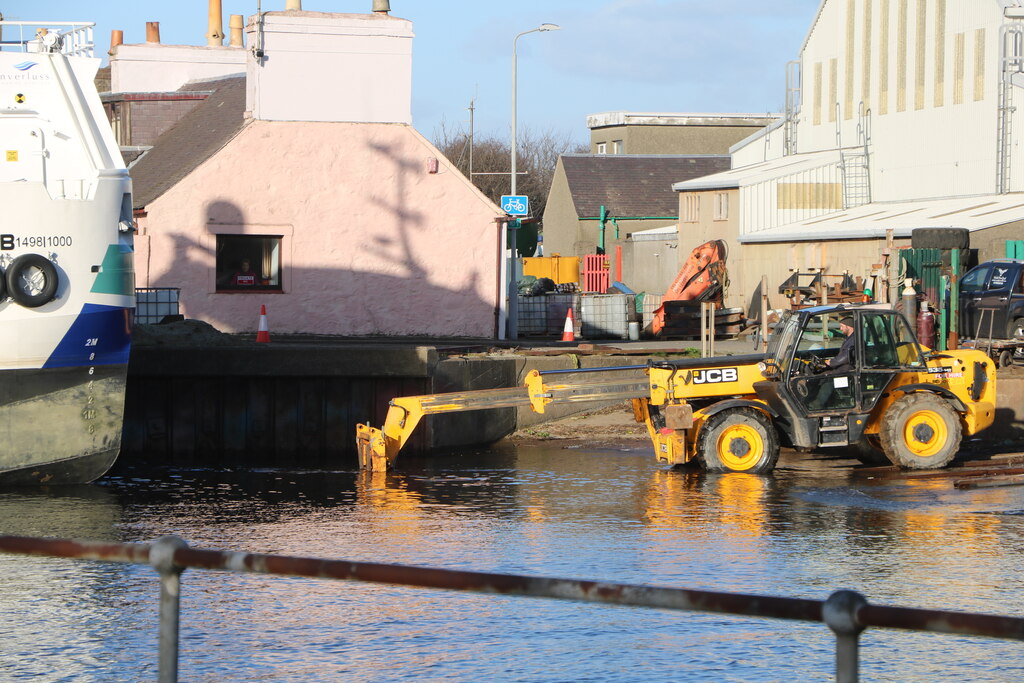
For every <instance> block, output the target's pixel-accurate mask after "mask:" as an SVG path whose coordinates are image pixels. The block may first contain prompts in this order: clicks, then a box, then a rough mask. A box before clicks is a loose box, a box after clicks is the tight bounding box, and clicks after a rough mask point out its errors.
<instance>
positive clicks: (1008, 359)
mask: <svg viewBox="0 0 1024 683" xmlns="http://www.w3.org/2000/svg"><path fill="white" fill-rule="evenodd" d="M1011 365H1013V352H1012V351H1010V350H1009V349H1004V350H1002V351H1000V352H999V358H998V359H997V360H996V366H997V367H1000V368H1008V367H1010V366H1011Z"/></svg>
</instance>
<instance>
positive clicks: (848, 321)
mask: <svg viewBox="0 0 1024 683" xmlns="http://www.w3.org/2000/svg"><path fill="white" fill-rule="evenodd" d="M839 331H840V332H842V334H843V336H844V337H846V339H844V340H843V345H842V346H840V347H839V353H837V354H836V355H835V356H833V357H832V358H830V359H829V360H828V368H827V370H826V371H827V372H853V369H854V358H853V355H854V351H855V349H856V347H857V337H856V335H854V334H853V316H852V315H848V316H846V317H845V318H843V319H842V320H840V321H839Z"/></svg>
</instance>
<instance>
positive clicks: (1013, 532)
mask: <svg viewBox="0 0 1024 683" xmlns="http://www.w3.org/2000/svg"><path fill="white" fill-rule="evenodd" d="M1021 510H1024V493H1022V491H1021V490H1019V489H1013V488H1007V489H989V490H979V491H958V490H956V489H954V488H953V487H952V486H951V483H950V481H949V480H937V479H928V478H908V479H899V480H885V479H868V478H864V477H859V476H857V474H856V471H855V470H853V469H852V468H851V467H850V466H849V463H848V462H846V463H844V462H843V461H836V460H834V459H827V458H821V459H819V460H812V459H806V458H793V459H785V458H784V459H783V461H782V462H781V463H780V468H779V469H778V471H777V472H776V473H775V474H774V475H773V476H770V477H757V476H752V475H744V474H723V475H706V474H703V473H701V472H699V471H695V470H666V469H664V468H663V467H661V466H660V465H658V464H657V463H655V462H653V461H652V458H650V454H649V452H648V451H647V449H645V448H641V449H636V450H629V449H583V448H560V447H559V446H558V445H549V446H543V447H527V446H522V447H518V448H516V447H514V446H503V447H501V448H498V449H495V450H491V451H485V452H470V453H464V454H460V455H457V456H451V457H447V458H438V459H434V460H430V461H419V462H417V461H415V460H411V459H410V460H407V461H405V462H404V463H403V468H402V470H401V471H399V472H394V473H372V474H369V473H366V474H364V473H359V472H346V471H325V472H290V471H279V470H260V471H253V472H235V471H221V470H205V469H195V470H184V469H167V470H160V471H156V472H138V471H137V472H125V473H123V474H122V475H121V476H119V477H116V478H110V479H107V480H104V481H102V483H101V484H99V485H94V486H91V487H83V488H81V489H65V490H60V491H50V492H38V491H36V492H32V491H13V492H12V491H8V492H0V525H2V529H0V532H2V533H14V534H32V535H42V536H69V537H77V538H90V539H96V540H119V541H150V540H152V539H154V538H157V537H159V536H162V535H164V534H168V533H173V534H177V535H180V536H182V537H183V538H185V539H186V540H187V541H188V542H189V543H192V544H194V545H198V546H201V547H211V548H223V549H236V550H245V551H252V552H271V553H286V554H292V555H311V556H319V557H331V558H343V559H351V560H361V561H372V562H400V563H407V564H419V565H425V566H440V567H449V568H468V569H474V570H479V571H498V572H516V573H527V574H535V575H548V576H567V577H574V578H595V579H607V580H614V581H625V582H635V583H647V584H655V585H672V586H679V587H688V588H705V589H709V590H723V591H736V592H746V593H769V594H778V595H792V596H801V597H813V598H819V599H820V598H824V597H826V596H827V595H828V594H829V593H830V592H831V591H833V590H835V589H838V588H854V589H857V590H860V591H862V592H864V593H865V594H867V595H868V596H869V597H870V598H871V599H872V600H873V601H876V602H882V603H891V604H901V605H910V606H921V607H932V608H949V609H960V610H976V611H985V612H997V613H1009V614H1024V591H1022V590H1021V589H1022V588H1024V586H1022V583H1024V580H1022V579H1021V578H1020V576H1019V573H1018V572H1017V571H1016V565H1017V564H1018V558H1019V557H1020V553H1021V551H1022V550H1024V548H1022V536H1024V533H1022V532H1024V515H1022V514H1020V513H1021ZM183 586H184V590H183V609H184V613H183V621H182V624H183V632H182V633H183V644H184V646H183V653H182V680H210V681H213V680H217V681H251V680H261V681H295V680H318V681H319V680H323V681H335V680H338V681H349V680H351V681H377V680H379V681H390V680H423V679H426V680H440V679H444V680H467V681H468V680H473V681H475V680H478V679H480V678H484V677H489V678H494V679H499V680H530V681H548V680H550V681H556V680H557V681H564V680H602V681H605V680H610V681H618V680H622V681H634V680H667V679H684V680H789V679H792V678H799V679H808V680H824V679H828V678H829V677H830V675H831V673H830V672H831V667H832V657H833V653H832V647H833V641H832V639H831V638H830V637H829V636H828V634H827V631H825V630H824V629H823V628H821V627H816V626H810V625H807V626H805V625H800V624H790V623H781V622H772V621H751V620H742V619H731V618H723V617H717V616H711V615H707V616H705V615H676V614H667V613H664V612H660V611H641V610H627V609H615V608H601V607H594V606H581V605H572V604H561V603H551V602H546V601H536V600H524V599H511V598H494V597H485V596H473V595H457V594H451V593H444V592H432V591H417V590H412V589H401V588H393V587H388V586H368V585H362V584H338V583H333V582H325V581H310V580H298V579H279V578H273V577H264V576H245V575H234V574H230V573H214V572H199V571H190V572H186V574H185V576H184V577H183ZM156 596H157V583H156V578H155V575H154V574H153V572H152V571H151V570H150V569H149V568H147V567H126V566H121V565H109V564H96V563H77V564H68V563H66V562H64V561H60V560H45V559H40V558H24V557H16V556H0V624H3V626H2V627H0V629H2V630H3V633H2V634H0V659H2V661H0V665H2V670H3V672H4V677H5V680H6V679H10V680H17V679H19V678H26V679H27V678H37V679H39V680H76V681H79V680H81V681H91V680H95V681H110V680H115V681H116V680H142V679H152V678H154V677H155V665H156V664H155V663H156V641H155V637H156V636H155V634H156V607H157V605H156ZM140 633H141V634H145V635H144V637H141V638H140V637H139V634H140ZM1011 648H1012V649H1011ZM1016 649H1017V646H1015V645H1009V644H1004V643H1000V642H997V641H983V640H978V641H974V640H965V639H956V640H953V639H944V638H938V637H934V636H931V637H929V636H921V635H914V634H899V633H895V634H894V633H874V632H873V633H871V634H869V635H868V636H867V637H866V639H865V651H864V655H865V659H864V664H863V666H862V677H863V679H864V680H931V679H933V678H935V677H936V676H937V675H938V674H939V673H941V675H942V676H943V677H959V678H969V679H970V680H974V681H985V680H991V681H1006V680H1016V679H1020V678H1024V671H1021V670H1020V669H1019V668H1018V667H1017V666H1016V665H1015V662H1017V661H1018V659H1019V658H1018V657H1017V656H1016V654H1017V653H1016ZM893 653H899V656H894V654H893Z"/></svg>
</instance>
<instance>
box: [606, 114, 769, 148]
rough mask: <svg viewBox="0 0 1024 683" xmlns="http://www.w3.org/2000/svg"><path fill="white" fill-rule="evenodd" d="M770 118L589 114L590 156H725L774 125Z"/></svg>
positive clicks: (757, 116)
mask: <svg viewBox="0 0 1024 683" xmlns="http://www.w3.org/2000/svg"><path fill="white" fill-rule="evenodd" d="M778 118H779V117H778V116H772V115H769V114H765V115H760V114H651V113H638V112H637V113H635V112H623V111H613V112H606V113H603V114H591V115H590V116H588V117H587V127H588V128H590V152H591V154H728V153H729V148H730V147H732V146H733V145H735V144H736V143H738V142H739V141H741V140H743V139H745V138H747V137H749V136H750V135H753V134H754V133H757V132H758V131H759V130H761V129H762V128H764V127H765V126H768V125H770V124H772V123H774V122H775V121H776V120H777V119H778Z"/></svg>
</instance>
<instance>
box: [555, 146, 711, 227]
mask: <svg viewBox="0 0 1024 683" xmlns="http://www.w3.org/2000/svg"><path fill="white" fill-rule="evenodd" d="M561 159H562V167H563V168H564V169H565V177H566V180H567V181H568V183H569V192H570V193H571V195H572V201H573V205H574V206H575V208H576V215H577V216H579V217H581V218H583V217H596V216H598V215H599V214H600V212H601V207H602V206H604V207H605V209H606V210H607V211H608V213H609V214H611V215H613V216H616V217H619V218H623V217H637V218H639V217H645V216H652V217H663V216H677V215H679V197H678V195H676V193H675V192H673V191H672V184H673V183H676V182H679V181H680V180H686V179H689V178H697V177H700V176H705V175H708V174H711V173H718V172H720V171H724V170H726V169H728V168H729V165H730V163H731V161H730V158H729V157H728V156H727V155H716V154H687V155H669V154H665V155H662V154H566V155H563V156H562V158H561Z"/></svg>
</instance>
